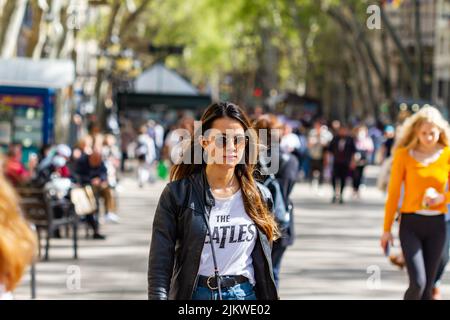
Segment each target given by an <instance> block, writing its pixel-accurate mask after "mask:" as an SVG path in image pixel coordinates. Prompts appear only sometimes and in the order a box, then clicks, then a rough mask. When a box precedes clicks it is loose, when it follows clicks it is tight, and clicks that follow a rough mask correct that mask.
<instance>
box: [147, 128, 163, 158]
mask: <svg viewBox="0 0 450 320" xmlns="http://www.w3.org/2000/svg"><path fill="white" fill-rule="evenodd" d="M147 125H148V128H149V129H148V135H149V136H150V137H151V138H152V139H153V141H154V142H155V151H156V160H160V159H161V153H162V148H163V147H164V127H163V126H162V125H160V124H159V123H157V122H156V121H154V120H150V121H148V124H147Z"/></svg>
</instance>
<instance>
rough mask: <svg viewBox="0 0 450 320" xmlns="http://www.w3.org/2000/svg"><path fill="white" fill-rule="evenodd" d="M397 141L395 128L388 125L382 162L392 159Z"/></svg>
mask: <svg viewBox="0 0 450 320" xmlns="http://www.w3.org/2000/svg"><path fill="white" fill-rule="evenodd" d="M394 141H395V128H394V127H393V126H391V125H387V126H386V128H385V129H384V141H383V144H382V145H381V162H383V161H384V160H386V159H388V158H390V157H391V152H392V147H393V146H394Z"/></svg>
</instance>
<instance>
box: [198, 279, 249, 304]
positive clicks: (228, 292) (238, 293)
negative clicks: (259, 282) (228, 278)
mask: <svg viewBox="0 0 450 320" xmlns="http://www.w3.org/2000/svg"><path fill="white" fill-rule="evenodd" d="M192 300H219V292H218V291H217V290H214V291H213V290H210V289H209V288H208V287H201V286H197V288H196V289H195V291H194V294H193V295H192ZM222 300H256V294H255V289H254V287H253V285H252V284H251V283H250V282H249V281H247V282H244V283H239V284H237V285H235V286H234V287H230V288H222Z"/></svg>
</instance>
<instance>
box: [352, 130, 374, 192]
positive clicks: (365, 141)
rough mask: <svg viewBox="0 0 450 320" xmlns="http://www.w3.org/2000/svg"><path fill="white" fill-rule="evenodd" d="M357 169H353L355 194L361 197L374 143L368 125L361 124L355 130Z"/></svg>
mask: <svg viewBox="0 0 450 320" xmlns="http://www.w3.org/2000/svg"><path fill="white" fill-rule="evenodd" d="M355 147H356V152H355V169H354V170H353V175H352V178H353V196H354V198H360V197H361V196H360V193H359V188H360V186H361V184H362V183H364V168H365V167H366V166H367V164H368V163H369V159H371V157H372V153H373V150H374V145H373V141H372V138H370V136H369V131H368V129H367V127H366V126H360V127H358V128H356V130H355Z"/></svg>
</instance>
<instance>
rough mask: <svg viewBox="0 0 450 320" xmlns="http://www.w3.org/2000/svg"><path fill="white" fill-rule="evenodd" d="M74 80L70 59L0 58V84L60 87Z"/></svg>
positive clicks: (68, 84)
mask: <svg viewBox="0 0 450 320" xmlns="http://www.w3.org/2000/svg"><path fill="white" fill-rule="evenodd" d="M74 81H75V65H74V63H73V61H72V60H61V59H41V60H32V59H29V58H14V59H0V85H8V86H18V87H37V88H54V89H61V88H65V87H67V86H70V85H71V84H73V83H74Z"/></svg>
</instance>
